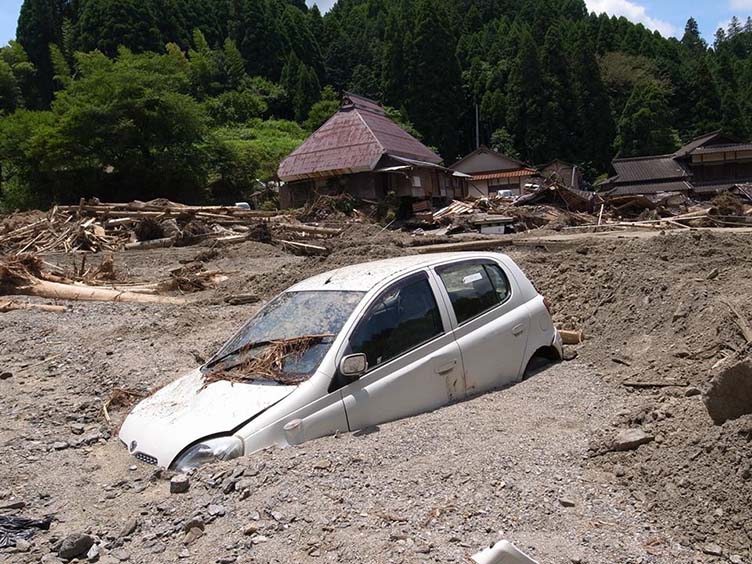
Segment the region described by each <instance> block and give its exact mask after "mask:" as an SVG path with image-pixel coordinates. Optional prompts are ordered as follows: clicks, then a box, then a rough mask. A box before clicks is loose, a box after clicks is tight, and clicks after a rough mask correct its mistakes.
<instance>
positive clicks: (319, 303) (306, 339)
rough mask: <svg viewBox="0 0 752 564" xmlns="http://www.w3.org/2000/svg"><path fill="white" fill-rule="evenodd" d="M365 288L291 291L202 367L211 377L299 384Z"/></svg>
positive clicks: (326, 346) (247, 325)
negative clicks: (360, 290) (361, 290)
mask: <svg viewBox="0 0 752 564" xmlns="http://www.w3.org/2000/svg"><path fill="white" fill-rule="evenodd" d="M364 295H365V293H364V292H343V291H309V292H285V293H283V294H280V295H279V296H277V297H276V298H275V299H274V300H272V301H271V302H269V303H268V304H267V305H266V307H264V308H263V309H262V310H261V311H260V312H258V313H257V314H256V315H255V316H254V317H253V318H252V319H251V320H250V321H249V322H248V323H247V324H246V325H245V326H244V327H243V328H242V329H241V330H240V331H238V332H237V334H235V336H234V337H233V338H232V339H230V340H229V341H228V342H227V343H226V344H225V345H224V346H223V347H222V348H221V349H220V350H219V352H218V353H217V354H216V355H214V357H212V359H211V360H210V361H209V362H208V363H207V364H206V365H205V366H204V368H203V369H202V370H203V372H204V374H205V378H206V379H207V380H210V381H213V380H233V381H248V380H260V379H263V380H272V381H276V382H278V383H281V384H297V383H300V382H302V381H303V380H305V379H306V378H307V377H308V376H310V375H311V374H313V372H315V370H316V368H318V365H319V364H320V363H321V361H322V360H323V358H324V355H325V354H326V353H327V351H328V350H329V347H331V344H332V342H333V341H334V338H335V337H336V336H337V334H338V333H339V332H340V330H341V329H342V326H343V325H344V324H345V321H347V318H348V317H350V314H351V313H352V311H353V309H355V306H356V305H357V304H358V303H359V302H360V300H361V299H363V296H364Z"/></svg>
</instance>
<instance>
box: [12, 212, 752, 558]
mask: <svg viewBox="0 0 752 564" xmlns="http://www.w3.org/2000/svg"><path fill="white" fill-rule="evenodd" d="M415 239H416V238H415V237H411V236H410V235H407V234H401V233H390V232H382V231H381V228H379V227H376V226H361V225H355V226H352V227H350V228H349V230H348V231H347V232H346V233H345V234H344V235H343V236H342V237H340V238H338V239H336V240H332V241H330V242H329V243H328V244H330V245H332V246H333V252H332V253H331V254H330V255H329V256H328V257H306V258H304V257H298V256H293V255H290V254H287V253H285V252H283V251H281V250H280V249H279V248H277V247H274V246H271V245H266V244H262V243H253V242H246V243H243V244H241V245H236V246H231V247H226V248H221V249H218V252H217V253H216V255H215V256H213V257H211V256H207V254H206V253H205V251H206V249H205V248H202V247H186V248H180V249H177V248H175V249H159V250H153V251H131V252H123V253H118V254H116V255H115V268H116V272H117V273H118V275H119V277H120V279H121V280H127V281H128V282H139V281H154V280H155V279H159V278H163V277H165V276H167V274H168V271H169V270H170V269H171V268H175V267H177V266H180V262H179V261H184V262H185V261H190V260H191V259H193V258H194V257H196V256H197V255H199V253H202V254H203V255H204V256H203V257H202V258H203V259H204V264H205V266H206V268H209V269H212V270H221V271H222V272H224V273H226V274H227V276H228V277H229V279H228V280H227V281H226V282H224V283H223V284H222V285H220V286H219V288H217V289H213V290H205V291H202V292H199V293H195V294H191V295H189V296H188V297H189V298H190V300H191V303H189V304H188V305H180V306H176V305H151V304H150V305H133V304H113V303H73V304H70V305H69V308H68V311H67V312H66V313H63V314H53V313H44V312H37V311H12V312H9V313H4V314H0V329H1V331H0V373H4V377H3V379H2V380H0V413H2V417H1V418H0V458H1V459H2V461H3V462H2V465H1V468H2V480H0V508H2V507H7V506H17V505H20V502H23V507H21V508H17V509H0V515H8V514H16V515H23V516H27V517H35V518H39V517H43V516H46V515H51V516H53V518H54V520H53V523H52V526H51V528H50V530H49V532H42V533H39V534H37V535H36V536H35V537H34V538H33V539H32V541H31V543H29V544H22V546H21V547H19V549H4V550H1V551H0V562H9V563H10V562H13V563H16V562H19V563H25V562H29V563H31V562H40V561H42V562H48V563H54V562H57V561H58V560H57V558H56V556H55V554H56V551H55V549H56V548H57V546H56V545H57V544H59V541H60V540H61V539H63V538H65V537H67V536H68V535H71V534H75V533H86V534H89V535H91V536H93V537H94V538H95V540H96V541H97V546H98V547H99V556H98V559H99V562H105V563H113V562H121V561H127V562H135V563H142V562H143V563H152V562H178V561H181V562H201V563H204V562H209V563H211V562H227V563H229V562H279V563H295V562H317V561H321V560H325V561H330V562H378V563H380V562H384V563H387V562H389V563H391V562H395V563H396V562H466V561H467V558H468V557H469V556H470V555H472V554H474V553H475V552H477V551H478V550H480V549H481V548H483V547H484V546H485V545H489V544H492V543H494V542H496V541H498V540H500V539H502V538H505V539H508V540H510V541H512V542H514V543H515V544H516V545H517V546H518V547H519V548H521V549H522V550H524V551H526V552H528V553H529V554H530V555H531V556H533V557H535V558H537V559H538V560H539V561H540V562H541V563H555V564H560V563H561V564H564V563H576V562H583V563H603V564H606V563H615V562H619V563H635V564H637V563H675V562H676V563H685V562H686V563H694V562H732V563H743V562H747V563H749V562H752V457H751V456H750V455H751V454H752V415H744V416H742V417H739V418H737V419H734V420H729V421H727V422H725V423H724V424H722V425H716V424H714V423H713V420H712V419H711V418H710V416H709V414H708V411H707V409H706V408H705V404H704V402H703V398H704V395H703V393H702V392H704V391H706V390H707V389H708V388H709V382H710V380H711V378H712V377H714V376H715V377H716V378H718V377H720V376H719V375H721V376H722V374H723V371H724V370H725V369H727V368H729V367H731V366H734V365H735V364H736V363H737V362H738V361H740V360H742V359H744V358H746V357H747V356H748V354H749V348H748V345H747V343H746V341H745V339H744V337H743V336H742V333H741V331H740V328H739V326H738V324H737V323H736V321H735V319H736V318H735V316H734V314H733V313H732V307H734V308H736V309H737V311H739V312H740V313H741V314H742V316H744V317H746V319H750V318H752V305H750V304H751V303H752V302H751V301H750V298H751V297H752V271H751V270H750V262H749V257H750V256H751V255H752V235H750V234H747V233H733V234H727V233H718V232H701V231H692V232H679V233H670V234H665V235H663V234H659V235H657V236H654V237H651V238H642V237H640V238H627V237H625V238H614V237H610V238H598V237H593V238H587V237H585V238H574V239H570V240H567V241H566V242H565V243H564V244H562V242H561V241H558V242H557V244H556V245H554V244H549V245H547V244H546V243H545V241H544V242H541V243H528V244H525V245H524V246H513V247H509V246H505V247H504V248H503V249H502V250H503V251H504V252H507V253H508V254H510V255H511V256H512V257H513V258H514V259H515V260H516V261H518V262H519V264H520V265H521V266H522V267H523V269H524V270H525V271H526V272H527V273H528V274H529V276H530V278H531V279H532V280H533V282H534V283H535V285H536V286H537V287H538V289H539V291H541V293H543V294H544V295H546V296H547V297H548V298H549V300H550V301H551V302H552V304H553V307H554V317H555V321H556V323H557V325H559V326H560V327H562V328H577V329H582V330H584V332H585V334H586V336H587V340H586V341H585V342H584V343H583V344H582V345H578V346H577V347H568V351H569V352H570V353H574V352H576V353H577V357H576V358H575V359H574V360H570V361H567V362H563V363H560V364H557V365H554V366H551V367H549V368H547V369H546V370H544V371H542V372H541V373H539V374H537V375H536V376H535V377H533V378H531V379H530V380H526V381H525V382H523V383H520V384H518V385H515V386H513V387H511V388H508V389H505V390H500V391H497V392H493V393H489V394H486V395H483V396H480V397H477V398H473V399H470V400H467V401H464V402H461V403H457V404H454V405H451V406H448V407H445V408H443V409H440V410H438V411H436V412H432V413H427V414H424V415H420V416H418V417H414V418H410V419H407V420H403V421H398V422H393V423H389V424H386V425H382V426H380V427H379V428H374V429H369V430H367V431H366V432H359V433H355V434H345V435H341V436H338V437H330V438H325V439H321V440H318V441H314V442H311V443H306V444H304V445H302V446H300V447H294V448H288V449H284V450H274V451H268V452H265V453H262V454H258V455H254V456H252V457H245V458H241V459H238V460H235V461H232V462H229V463H221V464H213V465H209V466H206V467H203V468H201V469H199V470H198V471H197V472H196V473H195V474H194V475H192V476H191V477H190V489H189V491H188V492H187V493H184V494H170V491H169V478H170V473H169V472H159V471H155V468H154V467H153V466H148V465H145V464H142V463H141V462H139V461H137V460H135V459H134V458H132V457H131V456H130V455H128V453H127V452H126V449H125V448H124V447H123V446H122V445H121V444H120V442H119V441H118V440H117V430H118V427H119V424H120V422H122V420H123V418H124V417H125V415H126V414H127V411H128V408H127V407H126V406H119V405H118V404H117V403H115V404H113V405H112V406H111V407H110V409H109V412H110V415H111V416H112V421H111V422H110V423H108V422H107V421H106V420H105V418H104V415H103V411H102V405H103V403H104V402H105V401H107V400H108V399H109V398H111V397H112V395H113V393H115V392H116V390H127V391H133V392H137V393H141V394H142V393H146V392H148V391H149V390H154V389H156V388H158V387H160V386H162V385H164V384H165V383H167V382H169V381H171V380H173V379H174V378H176V377H178V376H179V375H181V374H182V373H184V372H187V371H188V370H190V369H192V368H193V367H195V366H196V364H197V362H199V361H200V359H201V358H206V357H207V356H208V355H210V354H211V353H212V352H214V351H215V350H216V349H217V348H218V347H219V346H220V345H221V343H222V342H223V341H224V340H225V339H226V338H228V337H229V336H230V335H231V334H232V333H233V332H234V330H235V329H236V328H237V327H238V326H239V325H240V324H241V323H243V322H244V321H245V320H246V319H247V318H248V317H249V316H250V315H252V314H253V312H254V311H255V310H256V309H257V308H258V307H259V304H251V305H236V306H233V305H229V304H227V303H226V302H225V298H226V297H227V296H231V295H236V294H249V293H252V294H256V295H258V296H259V297H260V298H261V300H265V299H268V298H269V297H271V296H272V295H273V294H274V293H275V292H277V291H280V290H282V289H284V288H285V287H287V286H289V285H290V284H292V283H294V282H295V281H297V280H300V279H302V278H305V277H307V276H310V275H312V274H314V273H318V272H322V271H325V270H329V269H331V268H335V267H337V266H341V265H344V264H350V263H355V262H362V261H367V260H374V259H377V258H383V257H389V256H396V255H401V254H410V253H411V252H413V251H414V249H411V248H410V247H409V245H410V244H412V243H413V242H414V241H415ZM429 239H430V238H423V239H421V240H420V242H424V241H427V240H429ZM212 254H214V253H209V255H212ZM45 260H46V261H48V262H50V263H52V264H57V265H60V266H63V267H67V266H68V265H70V263H71V260H72V259H71V257H70V256H69V255H51V256H48V257H45ZM90 260H93V261H94V262H96V261H98V260H100V259H99V258H97V257H92V258H91V259H90ZM19 299H27V298H19ZM730 306H731V307H730ZM8 374H10V375H9V376H8ZM749 378H752V375H749ZM625 429H641V430H642V431H644V432H645V433H646V434H647V436H649V437H650V438H651V439H652V440H651V442H649V443H647V444H644V445H642V446H639V448H636V449H632V450H625V451H614V450H613V447H614V437H615V436H616V435H617V434H618V433H619V432H620V431H623V430H625ZM198 522H200V524H201V527H202V528H203V534H202V535H201V536H198V535H196V536H195V537H194V536H191V535H187V534H186V532H185V530H186V528H190V527H186V524H188V523H192V524H194V525H195V524H196V523H198ZM194 528H195V527H194Z"/></svg>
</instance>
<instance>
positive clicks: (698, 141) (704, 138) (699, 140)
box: [673, 131, 721, 157]
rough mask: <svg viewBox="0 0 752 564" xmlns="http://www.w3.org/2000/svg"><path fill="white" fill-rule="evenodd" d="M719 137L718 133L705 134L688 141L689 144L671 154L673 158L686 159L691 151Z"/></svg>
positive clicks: (719, 133)
mask: <svg viewBox="0 0 752 564" xmlns="http://www.w3.org/2000/svg"><path fill="white" fill-rule="evenodd" d="M720 135H721V132H720V131H713V132H712V133H706V134H705V135H700V136H699V137H695V138H694V139H692V141H690V142H689V143H687V144H686V145H684V146H683V147H681V148H680V149H678V150H677V151H676V152H675V153H674V154H673V156H674V157H686V156H687V155H688V154H690V153H691V152H692V151H694V150H695V149H697V148H698V147H702V146H703V145H704V144H705V143H707V142H708V141H712V140H713V139H715V138H716V137H719V136H720Z"/></svg>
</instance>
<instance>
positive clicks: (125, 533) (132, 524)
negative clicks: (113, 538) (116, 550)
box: [118, 517, 138, 539]
mask: <svg viewBox="0 0 752 564" xmlns="http://www.w3.org/2000/svg"><path fill="white" fill-rule="evenodd" d="M136 529H138V518H136V517H134V518H133V519H130V520H128V521H126V522H125V525H123V528H122V529H120V534H118V538H121V539H122V538H123V537H129V536H131V535H132V534H133V533H135V532H136Z"/></svg>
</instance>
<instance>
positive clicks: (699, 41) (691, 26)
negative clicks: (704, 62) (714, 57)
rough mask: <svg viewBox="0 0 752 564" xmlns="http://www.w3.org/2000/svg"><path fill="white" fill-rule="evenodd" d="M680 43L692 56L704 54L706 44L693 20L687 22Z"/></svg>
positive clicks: (695, 21)
mask: <svg viewBox="0 0 752 564" xmlns="http://www.w3.org/2000/svg"><path fill="white" fill-rule="evenodd" d="M681 42H682V45H684V46H685V47H686V48H687V49H688V50H689V51H690V52H691V53H692V54H694V55H697V54H701V53H704V52H705V50H706V49H707V43H705V40H704V39H703V38H702V36H701V35H700V26H698V25H697V20H695V19H694V18H689V19H688V20H687V25H685V26H684V35H683V36H682V38H681Z"/></svg>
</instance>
